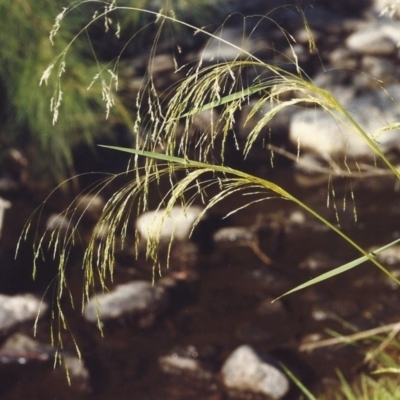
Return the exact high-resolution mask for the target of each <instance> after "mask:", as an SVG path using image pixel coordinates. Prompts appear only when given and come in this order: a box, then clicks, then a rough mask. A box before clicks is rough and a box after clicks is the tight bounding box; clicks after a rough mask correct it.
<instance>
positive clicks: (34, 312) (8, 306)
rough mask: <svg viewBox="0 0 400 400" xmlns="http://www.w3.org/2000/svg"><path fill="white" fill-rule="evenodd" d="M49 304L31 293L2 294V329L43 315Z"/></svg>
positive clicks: (0, 321)
mask: <svg viewBox="0 0 400 400" xmlns="http://www.w3.org/2000/svg"><path fill="white" fill-rule="evenodd" d="M47 308H48V305H47V304H46V303H45V302H43V301H42V300H40V299H38V298H37V297H35V296H33V295H31V294H24V295H17V296H6V295H3V294H0V330H5V329H9V328H11V327H13V326H15V325H17V324H18V323H20V322H24V321H29V320H34V319H35V318H36V317H37V316H39V317H40V316H42V315H43V314H44V313H45V311H46V310H47Z"/></svg>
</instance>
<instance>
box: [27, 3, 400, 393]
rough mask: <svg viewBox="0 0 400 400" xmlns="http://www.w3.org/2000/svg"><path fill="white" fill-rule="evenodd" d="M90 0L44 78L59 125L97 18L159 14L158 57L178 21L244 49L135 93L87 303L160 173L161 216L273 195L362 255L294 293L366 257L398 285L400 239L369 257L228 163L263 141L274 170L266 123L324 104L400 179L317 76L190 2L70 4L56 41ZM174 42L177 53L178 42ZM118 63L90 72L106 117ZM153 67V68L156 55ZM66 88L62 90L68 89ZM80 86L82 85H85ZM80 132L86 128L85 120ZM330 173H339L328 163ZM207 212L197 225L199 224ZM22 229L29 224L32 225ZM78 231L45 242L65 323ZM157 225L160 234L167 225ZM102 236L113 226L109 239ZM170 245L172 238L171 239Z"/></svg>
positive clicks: (153, 250) (92, 247) (91, 265)
mask: <svg viewBox="0 0 400 400" xmlns="http://www.w3.org/2000/svg"><path fill="white" fill-rule="evenodd" d="M87 3H90V4H91V5H94V4H96V5H98V6H99V12H98V13H97V14H96V16H95V17H94V18H93V19H90V20H89V21H88V22H87V24H86V25H84V27H83V28H82V29H81V30H80V31H79V32H78V33H74V36H73V38H72V39H69V40H70V41H69V42H68V43H67V45H65V47H64V48H63V50H62V51H61V52H60V55H59V56H58V57H57V58H56V59H55V60H54V61H53V62H51V64H50V67H49V68H48V69H47V70H46V71H45V73H44V75H43V76H42V80H43V82H45V83H46V84H47V83H48V84H49V87H53V90H54V91H53V104H54V106H53V109H52V111H53V119H54V122H56V121H57V119H58V118H59V116H60V118H62V115H65V118H70V117H71V115H68V106H64V101H65V102H66V101H67V100H64V99H63V97H62V95H61V94H63V93H64V92H66V93H67V92H68V76H69V75H70V74H73V72H72V71H69V72H64V68H66V70H67V71H68V68H69V67H68V66H69V65H72V64H73V62H71V61H70V60H69V59H70V57H73V54H74V51H72V49H73V45H75V44H76V43H77V37H79V35H85V33H86V32H87V30H89V29H91V26H92V24H94V23H98V22H99V21H105V23H106V25H107V24H111V23H114V26H116V22H115V21H117V14H118V15H119V14H120V13H126V12H135V13H140V15H143V17H145V18H146V19H149V20H153V24H154V25H152V29H153V28H154V26H156V27H157V32H158V33H157V34H156V36H155V42H154V47H153V49H152V51H151V53H152V54H155V53H156V46H157V43H158V42H157V40H158V38H159V37H160V36H161V35H162V33H163V32H164V31H165V29H166V26H172V27H176V26H177V27H181V28H182V27H184V28H185V29H189V30H190V29H191V30H192V31H193V34H204V35H206V36H207V37H209V38H213V39H219V40H221V42H223V44H224V45H230V46H232V47H234V48H235V49H236V50H238V57H237V59H235V60H231V61H226V62H223V61H218V62H217V63H216V64H212V65H208V64H207V63H206V62H205V60H202V59H200V60H199V62H198V63H197V64H196V65H189V66H186V65H179V64H178V62H177V61H176V60H175V61H176V70H177V71H178V70H180V69H181V68H185V69H186V71H187V75H186V77H185V78H184V79H183V80H182V81H179V82H178V83H177V84H175V85H174V87H172V88H171V89H170V91H169V93H170V95H169V96H167V97H165V96H164V94H160V93H158V92H157V90H156V88H155V85H154V82H153V80H152V77H151V76H149V81H148V84H147V86H146V88H145V89H144V90H143V91H141V92H140V93H139V95H138V98H137V116H136V119H135V122H134V123H133V124H132V125H133V132H134V135H136V138H137V140H136V143H137V145H136V148H133V149H127V148H117V147H112V149H113V150H118V151H123V152H128V153H130V154H131V155H132V161H131V164H130V167H129V169H128V171H127V172H126V174H129V173H130V174H131V176H132V179H131V182H130V183H128V184H127V185H126V186H124V187H123V188H121V189H120V190H118V191H117V192H116V193H114V195H113V196H112V197H111V198H110V199H109V200H108V202H107V204H106V206H105V208H104V210H103V214H102V216H101V218H100V220H99V222H98V225H97V227H96V229H95V230H94V233H93V236H92V238H91V241H90V243H89V245H88V246H87V248H86V252H85V255H84V260H83V271H84V272H83V273H84V282H85V285H84V293H83V298H82V303H83V304H84V303H85V302H86V301H87V299H88V298H89V297H90V296H92V295H93V293H94V292H95V289H96V285H97V284H98V282H100V284H101V287H102V288H103V290H106V287H107V281H108V279H110V278H111V279H112V276H113V272H114V265H115V251H116V246H117V243H118V241H119V240H120V239H121V240H122V241H124V240H125V238H126V235H127V232H128V231H129V229H130V224H131V214H132V213H133V214H135V215H136V216H137V215H139V214H141V213H142V212H144V211H147V210H148V209H149V196H150V193H151V187H152V185H154V184H157V183H158V182H160V179H162V177H163V176H165V177H167V180H168V181H169V182H170V186H169V190H168V191H167V192H166V193H165V195H164V196H163V197H162V199H161V201H160V203H159V205H158V209H160V210H161V209H162V210H164V211H163V212H164V218H167V217H168V215H169V213H170V212H171V210H172V207H173V206H174V205H176V204H179V205H182V206H184V207H190V205H191V204H193V203H195V202H200V203H203V204H204V206H205V208H204V213H205V212H207V211H208V210H209V209H210V208H212V207H213V206H214V205H216V204H217V203H219V202H220V201H223V200H225V199H226V198H227V197H228V196H230V195H232V194H238V193H241V194H243V199H244V200H245V201H244V203H243V205H242V206H240V207H239V208H237V209H234V210H231V212H230V214H233V213H235V212H238V211H240V210H242V209H244V208H246V207H249V206H251V205H252V204H254V203H258V202H264V201H268V200H269V199H271V198H280V199H282V200H285V201H291V202H294V203H295V204H297V205H298V206H299V207H301V208H303V209H304V210H306V211H307V212H308V213H310V214H311V215H312V216H314V217H315V218H317V219H318V220H320V221H322V222H323V223H324V224H325V225H327V226H328V227H329V228H330V229H331V230H333V231H334V232H336V233H337V234H338V235H339V236H341V237H342V238H343V239H344V240H346V241H347V242H348V243H349V245H350V246H353V247H354V248H356V249H357V250H358V251H359V253H360V254H361V257H360V258H359V259H357V260H354V261H352V262H350V263H348V264H345V265H343V266H341V267H338V268H336V269H334V270H332V271H330V272H328V273H327V274H324V275H322V276H320V277H318V278H316V279H314V280H311V281H309V282H307V283H305V284H304V285H301V286H299V287H297V288H295V289H293V290H291V291H290V292H288V293H291V292H293V291H295V290H300V289H302V288H304V287H307V286H310V285H312V284H316V283H318V282H320V281H322V280H324V279H328V278H332V277H334V276H335V275H337V274H339V273H342V272H345V271H346V270H349V269H350V268H353V267H356V266H358V265H360V264H361V263H363V262H365V261H368V260H369V261H371V262H372V263H374V264H375V265H376V266H377V267H378V268H380V269H381V270H382V271H383V272H384V273H386V274H387V275H389V276H390V277H391V278H392V279H393V280H394V281H396V282H397V283H398V284H400V282H399V281H398V280H397V279H396V278H395V277H394V276H393V275H392V274H391V273H390V271H388V270H387V269H386V268H385V267H384V266H383V265H381V264H380V263H379V262H378V261H377V260H376V259H375V255H376V253H377V252H379V251H382V250H384V248H386V247H389V246H391V245H393V244H395V243H397V242H398V241H399V240H396V241H395V242H392V243H390V244H388V245H387V246H385V247H382V248H381V249H379V250H377V251H375V252H374V253H368V252H366V251H365V250H364V249H363V248H362V246H360V245H358V244H357V243H356V242H355V241H354V240H352V239H351V238H350V237H349V236H347V235H346V234H345V233H344V232H343V231H342V230H341V229H340V228H339V227H338V226H337V224H335V223H334V222H333V223H332V222H330V221H328V220H326V219H325V218H323V217H322V216H321V215H319V214H318V213H317V212H316V211H314V210H313V209H312V208H310V207H309V206H308V205H307V204H304V203H303V202H302V201H301V200H299V199H298V198H296V197H295V196H293V195H292V194H291V193H290V191H289V190H288V189H286V188H283V187H281V186H280V185H279V183H276V182H272V181H269V180H266V179H263V178H261V177H258V176H254V175H251V174H249V173H246V172H244V171H241V170H236V169H233V168H231V167H229V166H227V165H226V164H225V157H226V149H227V146H228V143H230V142H233V143H235V145H236V148H237V151H238V154H241V156H242V157H243V158H246V157H251V150H252V148H253V147H254V146H256V145H257V146H259V143H260V142H262V143H264V147H265V154H266V157H265V159H266V163H269V164H270V165H271V168H272V167H273V163H274V158H273V155H274V152H273V147H272V146H270V143H269V142H268V137H267V138H265V137H263V135H264V133H265V131H266V130H267V131H268V124H269V122H270V121H271V120H272V119H273V118H274V116H275V115H276V114H277V113H279V112H280V111H281V110H283V109H284V108H285V107H293V106H296V107H299V108H300V107H316V108H321V109H323V110H324V111H325V112H327V113H329V114H330V115H332V116H333V117H334V118H335V119H337V120H339V121H340V122H341V123H344V124H345V125H346V126H347V127H348V129H349V130H350V131H351V132H352V133H353V134H354V135H357V136H359V137H361V138H362V139H363V140H364V141H365V142H366V143H367V144H368V146H369V147H370V148H371V149H372V150H373V151H374V153H375V156H376V159H377V160H380V161H381V164H382V165H384V166H385V172H386V173H387V172H390V173H392V174H393V175H394V176H395V177H396V178H397V179H398V178H400V172H399V170H398V169H397V168H396V167H395V166H394V165H393V164H392V163H391V162H390V160H389V159H388V158H387V157H386V155H385V154H384V153H383V152H382V151H381V150H380V149H379V147H378V146H377V143H376V142H375V140H374V139H373V137H374V136H370V135H369V134H368V133H367V132H365V131H364V130H363V128H362V127H361V126H360V125H359V124H358V123H357V122H356V121H355V120H354V119H353V118H352V116H351V115H350V114H349V113H348V112H347V111H346V109H345V108H344V107H343V106H342V105H341V104H340V103H339V102H338V101H337V100H336V99H335V98H334V97H333V96H332V95H331V94H330V93H329V92H327V91H325V90H323V89H321V88H319V87H318V86H316V85H315V84H314V83H313V82H312V80H311V79H310V78H309V77H308V76H307V74H306V73H305V72H304V71H303V70H302V69H301V66H300V65H299V64H298V62H297V57H296V54H295V53H294V51H293V54H292V57H290V58H289V59H288V61H290V62H291V63H292V65H294V71H295V72H291V70H288V69H285V68H282V67H279V66H277V65H274V64H273V63H270V62H268V61H266V60H264V59H260V58H257V57H256V56H254V55H252V54H251V53H249V52H248V51H246V49H245V46H243V47H240V46H237V45H233V44H230V43H226V42H225V41H224V40H223V39H221V38H219V37H218V35H216V34H214V33H212V32H210V31H208V30H206V29H202V28H199V27H197V26H195V25H193V24H191V23H188V22H186V21H183V20H181V19H179V18H177V16H176V15H177V14H176V13H175V12H174V11H175V9H178V8H179V6H180V5H182V6H183V5H185V4H186V3H185V2H176V3H172V2H171V3H169V2H167V3H166V7H164V8H163V9H161V10H157V11H153V10H149V9H146V8H141V6H139V7H129V6H125V5H117V2H116V1H112V2H97V1H90V2H89V1H82V2H78V3H72V5H70V6H69V7H67V8H66V9H64V11H63V13H62V14H60V15H59V17H57V20H56V24H55V25H54V26H53V30H52V34H51V37H54V38H56V37H57V36H58V35H59V34H60V32H63V30H64V29H63V24H64V20H65V19H68V18H69V16H68V15H69V13H70V12H72V10H75V8H77V7H80V6H81V5H82V4H87ZM297 12H298V13H299V18H302V19H303V20H304V21H306V20H305V18H304V15H303V13H302V11H301V10H300V9H298V8H297ZM262 18H265V19H268V16H263V17H262ZM305 26H306V28H307V32H308V33H309V39H310V48H311V49H312V50H313V51H315V44H314V42H313V40H312V35H311V32H310V31H309V29H308V26H307V24H306V22H305ZM281 32H282V34H283V35H284V36H285V37H286V38H287V41H288V45H289V48H291V49H293V44H294V43H293V40H292V38H291V36H290V34H289V33H287V32H286V31H284V30H283V29H281ZM133 39H134V37H133ZM133 39H130V40H133ZM67 40H68V39H67ZM64 43H65V42H64ZM176 47H177V49H178V47H179V44H177V46H176ZM119 60H120V57H119V56H117V58H116V60H115V63H114V64H113V65H111V66H108V67H107V69H100V70H99V69H98V68H99V66H98V65H96V66H95V67H96V69H97V70H96V72H95V73H94V74H93V77H92V78H93V81H94V82H97V81H100V82H101V81H102V80H103V79H105V78H102V74H103V73H104V74H105V75H107V76H108V80H107V81H105V83H103V85H101V91H100V92H101V93H100V92H96V91H95V92H90V93H92V94H91V95H94V98H97V96H99V95H102V97H103V100H104V101H105V109H106V114H107V115H108V114H111V113H112V112H113V106H114V104H115V92H116V90H117V82H118V78H117V74H118V63H119ZM65 65H66V66H67V67H65ZM149 71H151V60H150V65H149ZM249 77H251V78H249ZM52 85H53V86H52ZM64 87H66V89H65V90H64ZM93 87H94V86H93ZM84 88H85V90H86V86H84ZM46 90H50V89H46ZM85 93H86V92H85ZM165 99H167V100H165ZM250 99H255V103H254V106H253V109H252V111H251V112H250V114H249V115H248V118H247V121H248V120H249V119H251V118H252V117H254V116H255V115H256V114H257V113H259V111H260V110H261V109H262V107H263V106H264V105H265V104H268V103H270V104H271V105H272V108H271V110H270V111H269V112H267V113H264V114H262V116H261V118H260V119H259V121H258V123H257V124H256V125H255V127H254V128H253V129H252V130H251V132H250V133H249V135H248V137H247V139H246V140H245V141H244V143H240V141H239V140H238V139H237V137H236V136H235V123H236V121H235V115H236V114H237V112H239V111H240V110H241V108H242V107H243V106H244V105H245V104H248V103H249V101H250ZM82 100H84V97H82ZM86 100H87V99H85V101H86ZM96 102H97V100H96ZM96 104H97V103H96ZM61 107H64V108H61ZM205 111H211V112H212V113H214V115H215V119H214V121H215V122H214V123H213V124H211V127H210V128H209V129H208V130H207V131H206V132H200V133H199V134H198V135H193V132H192V130H191V127H192V125H193V121H194V118H195V116H196V115H197V114H199V113H201V112H205ZM64 123H65V121H62V120H60V121H58V122H57V123H56V125H55V126H60V125H61V126H62V125H63V124H64ZM82 129H84V126H83V127H82ZM382 129H389V127H383V128H382ZM143 131H146V135H143ZM55 136H56V134H55ZM110 151H111V150H110ZM300 152H301V141H300V142H299V143H298V154H297V155H295V156H296V157H298V155H299V153H300ZM343 162H344V165H345V169H344V170H343V171H342V172H343V175H346V176H347V177H349V176H350V177H351V176H352V175H353V174H354V175H357V174H359V172H360V170H361V168H359V169H356V170H355V171H352V170H351V169H350V168H349V167H348V164H347V156H346V154H344V155H343ZM356 165H357V162H356ZM329 171H330V173H333V172H332V169H330V170H329ZM336 172H337V171H336ZM116 178H117V176H116V175H111V176H109V177H108V178H107V180H106V181H104V182H102V183H98V184H97V185H95V186H93V188H92V192H93V193H97V192H99V191H101V190H102V189H103V188H104V187H105V186H106V185H107V184H109V183H110V182H112V181H113V180H114V179H116ZM213 188H218V190H217V191H216V193H217V194H214V195H212V196H211V197H209V198H208V197H207V193H208V192H210V191H211V189H213ZM352 196H353V193H352ZM75 209H76V207H75V205H71V207H70V208H69V209H68V210H66V215H69V216H70V217H71V218H72V219H73V218H75V219H77V220H78V222H79V219H80V218H81V216H79V215H76V213H75ZM204 213H203V214H204ZM203 214H202V215H200V217H199V218H198V220H197V221H196V222H195V223H194V226H193V228H194V227H195V226H196V224H197V223H198V222H199V220H200V219H201V217H202V216H203ZM230 214H229V215H230ZM354 216H355V218H356V210H355V211H354ZM161 223H162V219H161ZM26 229H27V230H28V229H31V226H30V224H29V223H28V224H27V228H26ZM76 229H77V228H76V224H75V223H73V222H71V226H70V229H69V232H68V234H67V235H61V232H57V231H55V232H51V233H50V240H49V241H48V245H49V247H50V248H52V249H53V254H54V257H55V258H57V259H58V262H59V277H58V290H57V304H58V314H57V313H54V318H55V319H56V320H57V321H58V323H59V324H61V326H62V325H64V326H66V323H65V320H64V316H63V312H62V309H61V305H60V304H61V302H60V300H61V298H62V297H63V296H64V294H65V293H66V292H68V283H67V278H66V272H65V271H66V263H67V260H68V255H69V252H70V249H71V246H72V245H74V243H75V233H76ZM159 231H160V232H161V225H160V227H159ZM104 232H107V234H106V235H105V236H104ZM25 233H26V232H25ZM47 234H48V233H45V234H44V235H43V236H41V237H40V238H39V241H38V243H37V245H36V247H35V250H34V256H35V260H38V259H39V258H40V257H41V254H42V249H43V245H44V242H45V241H44V238H45V237H46V235H47ZM137 239H138V238H137ZM172 241H173V237H171V242H172ZM158 245H159V238H158V237H157V236H156V237H154V238H153V239H152V240H149V241H148V242H147V250H146V253H147V257H148V258H150V259H151V260H152V262H153V264H154V268H156V267H157V266H158V265H159V260H158ZM72 300H73V299H72ZM60 321H61V322H60ZM363 385H364V386H365V387H368V385H370V381H369V380H365V381H364V383H363ZM348 398H349V399H350V398H352V397H348ZM371 398H372V397H371ZM382 398H384V397H382Z"/></svg>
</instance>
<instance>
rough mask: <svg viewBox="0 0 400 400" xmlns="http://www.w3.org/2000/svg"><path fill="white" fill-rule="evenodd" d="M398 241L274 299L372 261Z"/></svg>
mask: <svg viewBox="0 0 400 400" xmlns="http://www.w3.org/2000/svg"><path fill="white" fill-rule="evenodd" d="M397 243H400V239H396V240H395V241H393V242H391V243H389V244H387V245H385V246H383V247H380V248H379V249H377V250H374V251H373V252H372V253H369V254H368V256H362V257H360V258H357V259H355V260H353V261H351V262H349V263H347V264H344V265H342V266H340V267H337V268H335V269H333V270H331V271H328V272H326V273H325V274H322V275H320V276H317V277H316V278H313V279H311V280H309V281H308V282H305V283H303V284H301V285H299V286H296V287H295V288H294V289H291V290H289V291H288V292H286V293H284V294H282V295H281V296H279V297H277V298H276V299H275V300H273V301H276V300H279V299H280V298H282V297H284V296H287V295H288V294H291V293H294V292H297V291H299V290H302V289H305V288H307V287H309V286H312V285H315V284H316V283H319V282H322V281H325V280H326V279H329V278H332V277H334V276H336V275H339V274H341V273H343V272H346V271H348V270H350V269H352V268H354V267H357V266H358V265H360V264H362V263H364V262H366V261H370V260H371V258H372V257H375V256H376V255H377V254H379V253H381V252H382V251H384V250H386V249H388V248H389V247H391V246H394V245H395V244H397Z"/></svg>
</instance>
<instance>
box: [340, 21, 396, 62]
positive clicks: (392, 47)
mask: <svg viewBox="0 0 400 400" xmlns="http://www.w3.org/2000/svg"><path fill="white" fill-rule="evenodd" d="M346 46H347V47H348V48H349V49H350V50H352V51H355V52H357V53H359V54H368V55H373V56H390V55H392V54H394V53H395V52H396V43H395V42H394V41H393V40H392V38H391V37H389V36H388V35H387V34H386V33H385V32H384V31H383V30H381V29H376V27H371V28H369V29H364V30H361V31H357V32H354V33H353V34H351V35H350V36H349V37H348V38H347V39H346Z"/></svg>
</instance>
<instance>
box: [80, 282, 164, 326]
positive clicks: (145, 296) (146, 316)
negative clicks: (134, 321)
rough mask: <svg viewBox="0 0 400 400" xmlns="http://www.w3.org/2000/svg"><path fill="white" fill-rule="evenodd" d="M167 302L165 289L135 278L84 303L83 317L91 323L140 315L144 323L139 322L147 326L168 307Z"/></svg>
mask: <svg viewBox="0 0 400 400" xmlns="http://www.w3.org/2000/svg"><path fill="white" fill-rule="evenodd" d="M167 303H168V296H167V293H166V290H165V288H163V287H161V286H154V285H152V284H151V283H150V282H147V281H134V282H129V283H126V284H123V285H118V286H116V287H115V288H114V289H113V290H112V291H111V292H109V293H103V294H98V295H96V296H94V297H93V298H91V299H90V300H89V302H88V303H87V304H86V305H85V308H84V311H83V316H84V318H85V319H86V320H87V321H89V322H97V321H98V320H99V319H100V320H108V319H115V318H119V317H122V316H123V315H129V316H134V317H138V318H139V319H141V320H142V322H143V323H141V322H140V323H139V324H140V325H142V326H145V325H146V326H147V325H151V323H152V322H153V320H154V319H155V317H156V316H157V315H158V314H159V313H160V312H161V311H162V310H163V309H165V308H166V306H167ZM147 322H148V324H147Z"/></svg>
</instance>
